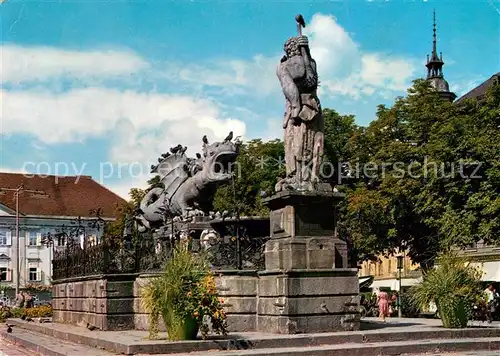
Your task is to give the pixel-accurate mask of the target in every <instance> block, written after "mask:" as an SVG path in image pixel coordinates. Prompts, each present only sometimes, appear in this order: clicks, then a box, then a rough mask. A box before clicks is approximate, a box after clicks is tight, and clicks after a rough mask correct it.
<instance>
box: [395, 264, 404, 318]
mask: <svg viewBox="0 0 500 356" xmlns="http://www.w3.org/2000/svg"><path fill="white" fill-rule="evenodd" d="M396 258H397V261H398V283H399V293H398V317H399V318H402V317H403V311H402V310H401V309H402V308H401V293H403V290H402V289H401V271H402V270H403V260H404V256H403V255H399V256H397V257H396Z"/></svg>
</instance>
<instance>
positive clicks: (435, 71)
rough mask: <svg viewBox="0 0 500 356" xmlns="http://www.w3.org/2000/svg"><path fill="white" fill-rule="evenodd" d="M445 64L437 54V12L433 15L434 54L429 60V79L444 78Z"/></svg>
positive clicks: (432, 53) (427, 65)
mask: <svg viewBox="0 0 500 356" xmlns="http://www.w3.org/2000/svg"><path fill="white" fill-rule="evenodd" d="M443 65H444V62H443V61H442V59H441V58H439V56H438V52H437V39H436V10H434V11H433V13H432V52H431V55H430V58H429V56H428V59H427V64H426V67H427V79H430V78H442V77H443V70H442V67H443Z"/></svg>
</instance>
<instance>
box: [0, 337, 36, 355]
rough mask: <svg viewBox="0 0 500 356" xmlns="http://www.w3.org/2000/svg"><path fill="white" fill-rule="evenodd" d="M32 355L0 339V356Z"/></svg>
mask: <svg viewBox="0 0 500 356" xmlns="http://www.w3.org/2000/svg"><path fill="white" fill-rule="evenodd" d="M34 355H35V354H34V353H31V352H29V351H28V350H26V349H23V348H21V347H18V346H15V345H12V344H10V343H8V342H6V341H5V340H3V339H0V356H34Z"/></svg>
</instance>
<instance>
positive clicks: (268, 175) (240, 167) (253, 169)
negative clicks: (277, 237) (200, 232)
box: [213, 140, 285, 216]
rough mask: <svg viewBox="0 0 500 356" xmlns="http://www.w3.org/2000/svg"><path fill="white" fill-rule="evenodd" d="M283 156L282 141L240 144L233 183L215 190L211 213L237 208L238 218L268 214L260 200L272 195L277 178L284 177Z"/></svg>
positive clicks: (259, 141)
mask: <svg viewBox="0 0 500 356" xmlns="http://www.w3.org/2000/svg"><path fill="white" fill-rule="evenodd" d="M284 156H285V152H284V146H283V141H281V140H273V141H268V142H262V140H251V141H249V142H247V143H244V144H242V146H241V148H240V154H239V155H238V158H237V159H236V164H235V165H234V170H233V171H234V173H235V179H234V182H233V184H227V185H223V186H220V187H219V188H218V189H217V192H216V193H215V197H214V203H213V205H214V210H216V211H224V210H227V211H231V212H234V211H235V210H236V209H239V212H240V214H241V215H247V216H252V215H260V216H262V215H263V216H266V215H267V214H268V213H269V212H268V210H267V208H266V207H265V206H264V205H263V204H262V199H263V197H265V196H268V195H271V194H272V193H273V192H274V186H275V184H276V182H277V179H278V177H282V176H284V174H285V166H284Z"/></svg>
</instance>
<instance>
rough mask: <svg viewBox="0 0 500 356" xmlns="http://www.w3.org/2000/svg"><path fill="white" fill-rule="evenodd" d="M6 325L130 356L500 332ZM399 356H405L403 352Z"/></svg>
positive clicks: (497, 336) (495, 335)
mask: <svg viewBox="0 0 500 356" xmlns="http://www.w3.org/2000/svg"><path fill="white" fill-rule="evenodd" d="M8 322H9V324H14V325H15V329H16V330H22V329H25V330H27V331H31V332H35V333H39V334H43V335H47V336H49V337H52V338H56V339H59V340H64V341H66V342H69V343H78V344H83V345H87V346H90V347H99V348H101V349H105V350H107V351H110V352H114V353H118V354H120V353H121V354H126V355H135V354H156V355H161V354H182V353H190V352H204V351H210V352H212V353H213V352H214V351H224V352H233V353H234V352H235V353H236V354H238V355H239V354H240V353H242V352H254V353H256V355H259V352H261V351H259V350H266V351H265V353H263V354H267V353H271V354H272V353H273V352H275V351H276V350H278V351H279V350H282V347H283V346H286V347H287V348H291V349H300V350H309V349H311V348H314V347H319V348H323V347H326V346H328V345H330V346H332V347H333V349H332V350H335V347H337V346H338V347H341V345H361V346H366V345H376V344H384V345H386V344H387V343H395V342H400V343H401V345H405V344H408V343H409V342H417V344H418V343H419V342H420V341H422V342H423V343H424V341H426V340H434V342H435V343H439V342H441V340H483V341H484V340H489V339H491V338H492V339H493V340H499V342H500V328H498V327H492V328H485V327H483V328H481V327H476V328H467V329H444V328H439V327H431V328H429V327H427V328H425V327H422V326H418V325H414V324H412V323H407V326H405V324H404V323H402V324H395V325H393V326H391V327H389V328H388V329H378V330H377V329H373V330H365V331H353V332H335V333H321V334H295V335H277V334H264V333H237V334H230V335H228V337H227V338H222V337H219V338H211V339H208V340H192V341H185V342H172V341H168V340H166V339H160V340H149V339H148V338H147V335H148V333H147V332H145V331H139V330H124V331H98V330H96V331H90V330H88V329H87V328H84V327H78V326H75V325H67V324H57V323H42V324H38V323H30V322H26V321H22V320H19V319H9V321H8ZM162 336H165V335H162ZM426 342H427V341H426ZM475 342H476V341H475ZM394 345H398V344H394ZM475 345H476V346H477V345H479V344H477V343H475ZM485 345H486V344H485ZM483 346H484V345H483ZM486 346H487V345H486ZM486 346H484V347H486ZM398 347H400V346H398ZM230 350H232V351H230ZM426 350H427V349H426ZM484 350H489V346H488V347H486V348H484ZM271 351H272V352H271ZM329 352H330V351H329ZM332 352H333V351H332ZM400 353H404V352H403V351H402V352H400ZM250 354H252V353H250ZM278 355H279V353H278ZM349 356H351V355H349Z"/></svg>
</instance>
